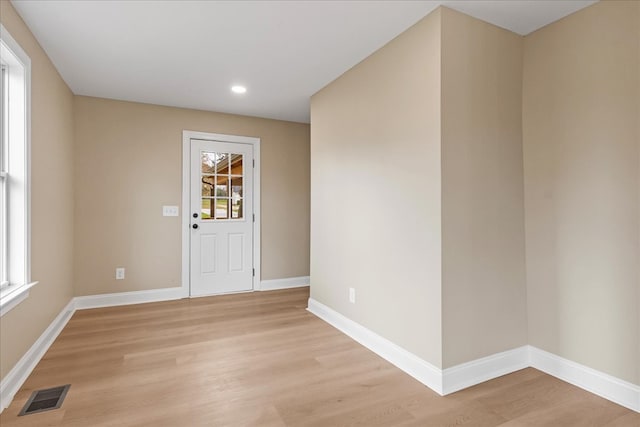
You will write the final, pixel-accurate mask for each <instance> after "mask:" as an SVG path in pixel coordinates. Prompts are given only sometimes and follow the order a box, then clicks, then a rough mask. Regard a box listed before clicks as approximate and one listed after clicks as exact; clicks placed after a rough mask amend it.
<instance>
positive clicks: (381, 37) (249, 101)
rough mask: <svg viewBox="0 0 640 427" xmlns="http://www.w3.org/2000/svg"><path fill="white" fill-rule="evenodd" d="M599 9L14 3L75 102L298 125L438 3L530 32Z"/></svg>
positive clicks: (553, 1) (572, 0) (565, 4)
mask: <svg viewBox="0 0 640 427" xmlns="http://www.w3.org/2000/svg"><path fill="white" fill-rule="evenodd" d="M592 3H595V2H594V1H579V0H568V1H562V0H548V1H545V0H535V1H533V0H529V1H515V0H511V1H506V0H497V1H479V0H471V1H462V0H457V1H178V0H173V1H166V0H161V1H151V0H143V1H134V0H125V1H116V0H110V1H97V0H93V1H89V0H85V1H77V0H71V1H57V0H45V1H22V0H13V5H14V6H15V7H16V9H17V11H18V13H19V14H20V15H21V16H22V18H23V19H24V20H25V22H26V23H27V25H28V26H29V28H30V29H31V30H32V32H33V33H34V34H35V36H36V38H37V39H38V41H39V42H40V44H41V45H42V47H43V48H44V50H45V51H46V52H47V54H48V55H49V57H50V58H51V60H52V61H53V63H54V64H55V66H56V68H57V69H58V71H59V72H60V74H61V75H62V77H63V78H64V80H65V81H66V82H67V84H68V85H69V87H70V88H71V90H72V91H73V92H74V93H75V94H78V95H88V96H97V97H103V98H113V99H120V100H126V101H136V102H145V103H151V104H159V105H170V106H177V107H186V108H196V109H201V110H210V111H221V112H228V113H236V114H244V115H250V116H259V117H267V118H274V119H282V120H291V121H297V122H308V121H309V98H310V96H311V95H313V94H314V93H315V92H317V91H318V90H319V89H321V88H322V87H323V86H325V85H326V84H327V83H329V82H331V81H332V80H333V79H335V78H336V77H338V76H339V75H340V74H342V73H344V72H345V71H346V70H348V69H349V68H351V67H352V66H353V65H355V64H357V63H358V62H360V61H361V60H363V59H364V58H366V57H367V56H368V55H369V54H371V53H372V52H374V51H375V50H377V49H378V48H380V47H381V46H383V45H384V44H385V43H387V42H388V41H389V40H391V39H392V38H394V37H395V36H397V35H398V34H400V33H401V32H403V31H404V30H405V29H407V28H408V27H410V26H411V25H412V24H414V23H415V22H417V21H418V20H420V19H421V18H422V17H424V16H425V15H427V14H428V13H429V12H431V11H432V10H433V9H435V8H436V7H437V6H439V5H441V4H443V5H446V6H448V7H451V8H453V9H457V10H459V11H461V12H464V13H467V14H469V15H472V16H475V17H477V18H480V19H482V20H485V21H487V22H491V23H493V24H495V25H498V26H501V27H504V28H507V29H509V30H512V31H514V32H516V33H519V34H528V33H529V32H531V31H534V30H536V29H538V28H540V27H542V26H544V25H547V24H549V23H551V22H553V21H555V20H557V19H560V18H562V17H564V16H566V15H568V14H570V13H572V12H575V11H576V10H579V9H581V8H583V7H586V6H588V5H590V4H592ZM232 84H243V85H246V86H247V88H248V92H247V93H246V94H244V95H240V96H239V95H235V94H233V93H231V91H230V90H229V88H230V86H231V85H232Z"/></svg>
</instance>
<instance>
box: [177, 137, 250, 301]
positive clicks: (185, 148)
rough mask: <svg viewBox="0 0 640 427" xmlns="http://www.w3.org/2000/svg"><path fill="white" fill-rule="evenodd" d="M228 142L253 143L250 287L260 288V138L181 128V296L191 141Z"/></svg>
mask: <svg viewBox="0 0 640 427" xmlns="http://www.w3.org/2000/svg"><path fill="white" fill-rule="evenodd" d="M192 139H200V140H205V141H217V142H231V143H239V144H251V145H253V160H254V162H255V166H254V168H253V213H254V215H255V221H254V222H253V268H254V269H255V274H254V275H253V282H252V284H253V290H254V291H258V290H260V248H261V245H260V222H261V221H260V212H261V210H260V138H255V137H251V136H239V135H225V134H220V133H209V132H198V131H192V130H183V131H182V220H181V222H180V224H181V227H182V291H183V295H184V297H188V298H193V297H192V296H191V275H190V270H191V235H192V233H191V225H190V224H191V221H190V217H189V212H191V205H190V197H191V195H190V191H191V188H190V181H191V176H190V172H191V169H190V168H191V140H192Z"/></svg>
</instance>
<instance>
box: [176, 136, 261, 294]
mask: <svg viewBox="0 0 640 427" xmlns="http://www.w3.org/2000/svg"><path fill="white" fill-rule="evenodd" d="M190 175H191V179H190V192H191V198H190V199H191V200H190V206H191V211H190V212H189V213H188V214H189V216H190V226H191V229H190V234H191V239H190V240H191V243H190V246H191V248H190V249H191V251H190V258H191V266H190V268H191V272H190V273H191V274H190V276H191V277H190V283H191V295H192V296H201V295H214V294H222V293H229V292H242V291H250V290H252V289H253V197H252V196H253V188H252V185H253V146H252V145H251V144H242V143H230V142H218V141H204V140H198V139H191V173H190Z"/></svg>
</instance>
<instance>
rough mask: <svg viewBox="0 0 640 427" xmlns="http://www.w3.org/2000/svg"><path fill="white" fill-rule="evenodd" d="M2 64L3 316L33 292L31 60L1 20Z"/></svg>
mask: <svg viewBox="0 0 640 427" xmlns="http://www.w3.org/2000/svg"><path fill="white" fill-rule="evenodd" d="M0 63H1V64H2V66H3V67H4V73H3V74H4V79H5V80H4V83H5V86H4V87H3V92H2V102H4V103H5V104H4V105H3V109H2V111H3V121H2V132H3V140H2V141H3V145H2V146H3V147H4V148H3V153H2V154H3V155H2V161H3V165H4V167H6V169H4V177H3V178H1V179H2V181H3V184H2V188H3V190H4V191H3V195H2V197H3V199H2V200H3V201H4V203H3V204H2V209H3V212H5V213H6V214H5V215H3V221H2V222H3V224H0V226H2V227H3V228H2V229H0V231H2V236H1V238H0V244H4V247H3V249H4V250H2V251H0V252H1V253H0V257H1V258H2V260H3V261H4V264H3V265H2V275H4V276H5V277H6V279H5V280H4V281H6V282H7V283H6V284H5V285H4V286H3V287H2V288H1V289H0V317H1V316H3V315H5V314H6V313H7V312H9V310H11V309H13V308H14V307H15V306H17V305H18V304H19V303H20V302H22V301H24V300H25V299H26V298H27V297H28V296H29V289H31V288H32V287H33V286H34V285H35V284H37V282H32V281H31V267H30V257H31V250H30V249H31V244H30V243H31V242H30V240H31V235H30V229H31V211H30V195H31V188H30V169H31V164H30V163H31V155H30V151H31V59H30V58H29V56H28V55H27V54H26V53H25V51H24V50H23V49H22V48H21V47H20V45H19V44H18V43H17V42H16V41H15V40H14V39H13V37H12V36H11V34H10V33H9V32H8V31H7V30H6V28H5V27H4V26H3V25H2V24H0Z"/></svg>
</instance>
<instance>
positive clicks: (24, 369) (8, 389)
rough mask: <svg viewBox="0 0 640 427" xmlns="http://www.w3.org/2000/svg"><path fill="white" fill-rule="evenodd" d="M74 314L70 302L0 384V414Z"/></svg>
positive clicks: (73, 304) (73, 306)
mask: <svg viewBox="0 0 640 427" xmlns="http://www.w3.org/2000/svg"><path fill="white" fill-rule="evenodd" d="M74 312H75V302H74V299H73V298H72V299H71V301H69V303H68V304H67V305H66V306H65V307H64V308H63V309H62V311H61V312H60V313H59V314H58V315H57V316H56V318H55V319H53V322H51V324H50V325H49V326H48V327H47V329H45V331H44V332H43V333H42V335H40V337H39V338H38V339H37V340H36V342H34V343H33V345H32V346H31V348H30V349H29V350H27V352H26V353H25V354H24V356H22V358H21V359H20V360H19V361H18V363H16V365H15V366H14V367H13V368H12V369H11V371H9V373H8V374H7V375H6V376H5V377H4V378H3V379H2V382H0V412H2V411H3V410H4V409H5V408H7V407H8V406H9V404H10V403H11V401H12V400H13V397H14V396H15V395H16V393H17V392H18V390H20V387H22V384H24V382H25V381H26V380H27V377H29V375H30V374H31V371H33V369H34V368H35V367H36V365H37V364H38V362H40V359H42V357H43V356H44V354H45V353H46V352H47V350H48V349H49V347H51V344H53V342H54V341H55V339H56V338H57V336H58V335H59V334H60V332H61V331H62V329H63V328H64V327H65V325H66V324H67V322H68V321H69V319H71V316H72V315H73V313H74Z"/></svg>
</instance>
